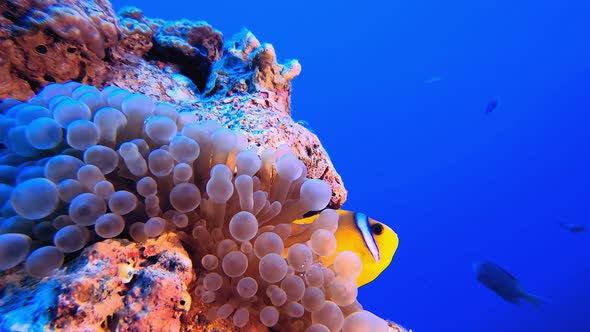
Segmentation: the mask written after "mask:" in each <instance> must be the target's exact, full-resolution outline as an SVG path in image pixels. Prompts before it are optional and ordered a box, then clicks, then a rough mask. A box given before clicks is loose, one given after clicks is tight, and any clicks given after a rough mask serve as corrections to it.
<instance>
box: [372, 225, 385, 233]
mask: <svg viewBox="0 0 590 332" xmlns="http://www.w3.org/2000/svg"><path fill="white" fill-rule="evenodd" d="M371 232H373V234H375V235H381V233H383V225H381V224H379V223H375V224H373V225H371Z"/></svg>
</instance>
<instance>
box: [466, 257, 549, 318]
mask: <svg viewBox="0 0 590 332" xmlns="http://www.w3.org/2000/svg"><path fill="white" fill-rule="evenodd" d="M473 271H474V272H475V275H476V277H477V280H478V281H479V282H481V283H482V284H483V285H484V286H486V287H487V288H489V289H491V290H492V291H494V293H496V294H498V295H499V296H500V297H502V298H503V299H504V300H506V301H508V302H510V303H513V304H520V301H521V300H525V301H527V302H529V303H530V304H532V305H534V306H535V307H537V306H539V305H540V304H541V303H542V302H543V300H542V299H541V298H539V297H537V296H535V295H532V294H529V293H527V292H526V291H525V290H524V288H523V287H522V285H521V284H520V282H519V281H518V280H517V279H516V278H515V277H514V276H512V274H510V273H508V272H507V271H506V270H504V269H503V268H501V267H499V266H498V265H497V264H495V263H492V262H475V263H473Z"/></svg>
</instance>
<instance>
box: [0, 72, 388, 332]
mask: <svg viewBox="0 0 590 332" xmlns="http://www.w3.org/2000/svg"><path fill="white" fill-rule="evenodd" d="M0 111H2V114H0V143H2V144H3V145H4V146H5V148H4V149H2V150H1V151H0V163H1V165H2V166H1V167H0V181H1V182H2V188H1V189H2V190H1V195H0V198H1V199H2V201H1V202H0V203H1V205H2V209H1V214H2V220H1V221H0V231H1V232H2V234H1V235H0V269H2V270H8V269H11V268H13V267H15V266H17V265H18V264H19V263H24V267H25V270H26V271H27V273H29V274H30V275H31V276H35V277H45V276H49V277H51V275H52V273H53V272H54V271H55V270H56V269H59V268H60V266H61V265H62V264H63V261H64V256H65V255H67V254H70V253H73V252H77V251H79V250H80V249H82V248H84V247H86V246H87V245H88V244H89V243H92V242H96V241H100V239H101V238H102V239H105V238H115V237H127V238H131V239H133V240H134V241H137V242H143V241H146V240H147V239H148V238H155V237H158V236H160V235H161V234H162V233H165V232H176V234H177V235H178V236H179V237H180V238H181V240H182V241H183V243H184V245H185V247H186V248H187V249H188V251H189V253H190V255H191V257H192V259H193V262H194V266H195V272H196V276H197V278H196V282H195V283H194V285H193V287H192V289H193V297H194V298H196V299H200V301H202V302H204V303H207V304H209V309H208V312H207V317H208V318H209V319H210V320H214V319H229V320H231V322H232V323H233V325H234V326H236V327H244V326H246V325H247V324H248V323H249V322H250V321H257V322H260V323H261V324H262V325H264V326H268V327H275V328H278V329H280V330H305V329H307V331H339V330H341V329H343V330H344V331H377V330H383V329H385V330H387V323H386V322H385V321H384V320H382V319H380V318H378V317H376V316H374V315H372V314H370V313H368V312H366V311H362V307H361V306H360V305H359V304H358V302H356V295H357V286H356V283H355V278H356V276H358V273H360V267H359V264H360V260H359V258H358V256H356V254H354V253H352V252H343V253H341V254H339V255H338V256H337V257H336V260H335V263H334V266H323V265H322V264H321V263H320V260H319V258H320V257H321V256H329V255H332V254H333V253H334V248H335V238H334V236H333V233H334V232H335V231H336V229H337V224H338V214H336V213H334V211H332V210H324V211H323V212H322V213H321V214H320V217H319V218H318V219H317V220H316V222H315V224H314V225H313V227H312V228H310V231H308V232H307V233H305V234H293V235H292V234H291V223H292V222H293V221H294V220H295V219H298V218H301V217H302V216H303V214H304V213H306V212H308V211H316V210H322V209H324V208H325V207H326V206H327V205H328V203H329V201H330V198H331V195H332V191H331V188H330V186H329V185H328V184H326V183H325V182H323V181H321V180H317V179H308V178H307V169H306V167H305V166H304V164H303V163H302V162H301V161H300V160H299V159H298V158H296V156H295V155H294V154H293V153H292V151H291V150H290V148H289V147H288V146H281V147H279V148H278V149H277V150H264V151H262V152H261V154H260V157H259V155H258V153H257V151H255V150H252V149H248V146H247V143H248V142H247V139H246V137H245V136H244V135H243V134H241V133H240V132H237V131H232V130H229V129H227V128H224V127H223V126H222V125H221V124H220V123H219V122H215V121H204V122H197V121H196V120H197V119H196V117H195V116H194V115H193V114H190V113H177V112H176V111H175V110H174V108H173V107H172V106H171V105H168V104H156V103H154V102H153V101H152V100H151V99H150V98H148V97H146V96H144V95H141V94H135V93H130V92H128V91H126V90H123V89H120V88H117V87H107V88H105V89H103V90H102V91H99V90H98V89H96V88H94V87H91V86H85V85H80V84H77V83H75V82H69V83H66V84H51V85H48V86H47V87H45V88H44V89H43V90H42V91H41V92H40V93H39V94H38V95H37V96H35V97H33V98H32V99H31V100H30V101H29V102H27V103H20V102H16V101H14V100H7V101H4V102H3V103H1V104H0ZM309 240H310V241H309Z"/></svg>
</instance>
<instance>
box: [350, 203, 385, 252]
mask: <svg viewBox="0 0 590 332" xmlns="http://www.w3.org/2000/svg"><path fill="white" fill-rule="evenodd" d="M354 223H355V224H356V227H357V228H358V230H359V232H361V235H362V237H363V241H364V242H365V245H366V246H367V248H368V249H369V252H370V253H371V255H373V258H375V262H377V263H379V261H380V260H381V257H380V254H379V247H377V243H376V242H375V238H374V237H373V232H372V231H371V225H369V218H368V217H367V215H366V214H364V213H358V212H357V213H355V214H354Z"/></svg>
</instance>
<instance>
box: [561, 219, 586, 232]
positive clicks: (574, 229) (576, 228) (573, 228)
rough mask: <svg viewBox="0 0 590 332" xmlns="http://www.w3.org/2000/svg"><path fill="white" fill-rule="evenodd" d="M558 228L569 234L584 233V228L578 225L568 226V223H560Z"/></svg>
mask: <svg viewBox="0 0 590 332" xmlns="http://www.w3.org/2000/svg"><path fill="white" fill-rule="evenodd" d="M559 226H561V227H562V228H565V229H567V230H568V231H570V233H574V234H575V233H584V232H585V231H586V226H584V225H578V224H570V223H563V222H562V223H560V224H559Z"/></svg>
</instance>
